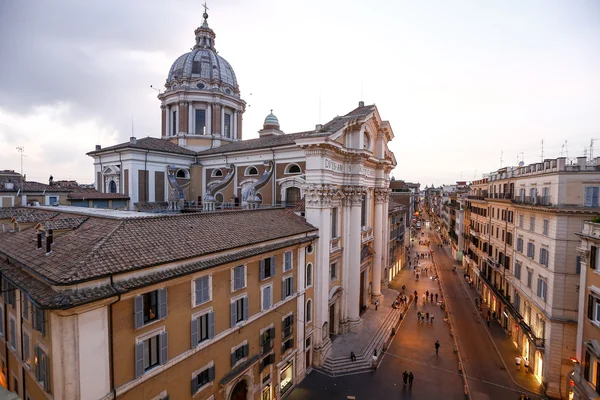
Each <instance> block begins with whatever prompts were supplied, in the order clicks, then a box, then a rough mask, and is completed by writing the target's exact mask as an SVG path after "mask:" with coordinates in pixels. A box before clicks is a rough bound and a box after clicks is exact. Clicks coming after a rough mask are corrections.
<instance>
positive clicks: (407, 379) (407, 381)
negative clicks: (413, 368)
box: [402, 371, 415, 387]
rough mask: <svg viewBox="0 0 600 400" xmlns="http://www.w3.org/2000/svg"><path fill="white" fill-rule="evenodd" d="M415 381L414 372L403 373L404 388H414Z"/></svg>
mask: <svg viewBox="0 0 600 400" xmlns="http://www.w3.org/2000/svg"><path fill="white" fill-rule="evenodd" d="M414 379H415V376H414V375H413V373H412V372H407V371H404V372H403V373H402V380H403V381H404V386H407V385H408V386H409V387H412V384H413V380H414Z"/></svg>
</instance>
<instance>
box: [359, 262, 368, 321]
mask: <svg viewBox="0 0 600 400" xmlns="http://www.w3.org/2000/svg"><path fill="white" fill-rule="evenodd" d="M365 272H366V271H363V272H361V273H360V296H359V298H360V313H361V314H362V313H363V312H365V311H366V310H367V306H366V304H365Z"/></svg>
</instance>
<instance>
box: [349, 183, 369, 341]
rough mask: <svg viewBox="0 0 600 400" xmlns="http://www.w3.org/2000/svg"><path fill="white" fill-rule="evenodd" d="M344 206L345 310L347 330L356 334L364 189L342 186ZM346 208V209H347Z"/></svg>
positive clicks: (358, 328)
mask: <svg viewBox="0 0 600 400" xmlns="http://www.w3.org/2000/svg"><path fill="white" fill-rule="evenodd" d="M344 194H345V195H346V199H345V201H346V205H347V206H348V208H349V210H350V226H349V234H348V239H349V240H348V243H346V244H344V248H345V249H344V251H348V264H349V265H348V266H347V268H346V269H345V273H347V274H348V277H347V278H348V279H347V282H348V287H347V288H344V292H345V296H346V309H347V311H348V314H347V315H348V321H347V323H348V330H349V331H350V332H358V331H359V330H360V328H362V319H361V318H360V250H361V237H362V235H361V234H362V227H361V223H360V214H361V205H362V198H363V196H364V195H365V194H366V188H364V187H362V186H344ZM348 208H347V209H348Z"/></svg>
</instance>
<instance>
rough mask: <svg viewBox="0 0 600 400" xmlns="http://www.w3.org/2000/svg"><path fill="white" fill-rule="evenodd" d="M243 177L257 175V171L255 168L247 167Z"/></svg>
mask: <svg viewBox="0 0 600 400" xmlns="http://www.w3.org/2000/svg"><path fill="white" fill-rule="evenodd" d="M244 175H246V176H252V175H258V170H257V169H256V167H252V166H250V167H248V168H246V172H244Z"/></svg>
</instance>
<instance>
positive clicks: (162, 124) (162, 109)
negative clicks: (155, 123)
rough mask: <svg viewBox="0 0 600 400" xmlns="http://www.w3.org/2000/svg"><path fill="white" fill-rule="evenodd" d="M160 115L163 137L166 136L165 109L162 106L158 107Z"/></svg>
mask: <svg viewBox="0 0 600 400" xmlns="http://www.w3.org/2000/svg"><path fill="white" fill-rule="evenodd" d="M160 115H161V133H162V135H163V136H167V107H166V106H165V105H164V104H162V105H161V106H160Z"/></svg>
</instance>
